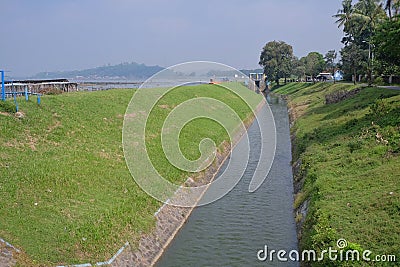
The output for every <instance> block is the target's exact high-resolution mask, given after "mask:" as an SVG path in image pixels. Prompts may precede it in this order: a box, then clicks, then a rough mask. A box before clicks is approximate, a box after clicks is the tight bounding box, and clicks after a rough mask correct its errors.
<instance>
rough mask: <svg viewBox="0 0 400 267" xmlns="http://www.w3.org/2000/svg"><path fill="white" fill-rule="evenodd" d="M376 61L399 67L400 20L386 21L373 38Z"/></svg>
mask: <svg viewBox="0 0 400 267" xmlns="http://www.w3.org/2000/svg"><path fill="white" fill-rule="evenodd" d="M373 43H374V44H375V45H374V46H375V55H376V59H377V60H381V61H383V62H386V63H387V65H394V66H398V67H400V45H399V44H400V19H393V20H386V21H385V22H384V23H382V24H381V25H380V26H379V27H378V29H377V31H376V34H375V36H374V38H373Z"/></svg>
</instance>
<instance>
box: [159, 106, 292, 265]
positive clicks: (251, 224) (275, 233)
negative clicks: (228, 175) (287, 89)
mask: <svg viewBox="0 0 400 267" xmlns="http://www.w3.org/2000/svg"><path fill="white" fill-rule="evenodd" d="M270 102H271V101H270ZM272 102H273V103H272V104H270V107H271V109H272V112H273V114H274V117H275V124H276V129H277V149H276V155H275V159H274V162H273V164H272V168H271V171H270V173H269V174H268V177H267V179H266V180H265V181H264V183H263V184H262V186H261V187H260V188H259V189H258V190H257V191H256V192H254V193H249V192H248V187H249V183H250V180H251V178H252V174H253V173H254V170H255V168H256V166H257V163H258V162H257V161H258V160H257V159H258V154H259V153H260V149H261V145H260V141H259V140H260V132H259V130H258V127H257V126H258V125H257V124H256V122H255V123H253V125H252V126H250V128H249V129H248V134H249V138H250V146H251V150H250V151H251V152H250V160H249V164H248V166H247V169H246V171H245V173H244V175H243V177H242V179H241V181H240V182H239V183H238V184H237V186H236V187H235V188H234V189H233V190H232V191H231V192H230V193H229V194H227V195H226V196H225V197H223V198H222V199H220V200H218V201H216V202H214V203H212V204H209V205H206V206H202V207H198V208H196V209H195V210H194V211H193V213H192V215H191V216H190V218H189V220H188V221H187V223H186V224H185V225H184V226H183V227H182V229H181V230H180V231H179V233H178V234H177V235H176V237H175V238H174V240H173V241H172V242H171V244H170V246H169V247H168V248H167V250H166V251H165V252H164V254H163V256H162V257H161V258H160V260H159V261H158V263H157V265H156V266H158V267H169V266H171V267H172V266H174V267H177V266H299V265H298V263H296V262H278V261H277V259H276V254H275V259H274V261H269V260H267V261H260V260H259V259H258V257H257V253H258V251H259V250H262V249H264V247H265V246H266V245H267V246H268V249H269V250H272V249H274V250H276V251H278V250H280V249H284V250H286V251H287V252H289V251H290V250H292V249H297V238H296V227H295V222H294V217H293V178H292V169H291V165H290V162H291V143H290V134H289V121H288V113H287V108H286V104H285V103H283V101H280V100H278V99H272ZM238 147H240V146H238ZM238 147H237V148H238ZM237 148H235V149H237ZM224 167H225V166H223V167H222V168H221V170H220V171H223V170H224ZM261 255H263V254H261ZM286 257H287V255H286Z"/></svg>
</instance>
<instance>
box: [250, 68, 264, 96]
mask: <svg viewBox="0 0 400 267" xmlns="http://www.w3.org/2000/svg"><path fill="white" fill-rule="evenodd" d="M249 78H250V81H253V84H254V85H253V86H254V88H250V89H251V90H253V91H255V92H259V91H264V90H265V89H266V88H265V76H264V73H250V74H249ZM249 86H252V85H249Z"/></svg>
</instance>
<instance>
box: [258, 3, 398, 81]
mask: <svg viewBox="0 0 400 267" xmlns="http://www.w3.org/2000/svg"><path fill="white" fill-rule="evenodd" d="M333 17H334V18H335V19H336V23H337V24H338V27H339V28H343V33H344V36H343V38H342V43H343V45H344V46H343V48H342V49H341V50H340V51H339V52H340V56H341V60H340V61H339V62H335V60H336V58H337V56H338V53H337V52H336V51H335V50H330V51H328V52H327V53H326V54H325V56H323V55H322V54H320V53H318V52H311V53H309V54H308V55H307V56H305V57H302V58H300V59H299V58H297V57H296V56H294V55H293V48H292V46H291V45H289V44H287V43H285V42H283V41H272V42H269V43H267V44H266V45H265V46H264V47H263V49H262V52H261V55H260V61H259V64H260V65H261V66H262V67H263V68H264V73H265V74H266V76H267V78H268V80H270V81H275V82H276V83H277V84H278V85H279V79H281V78H284V79H285V81H286V79H287V78H293V77H295V78H297V79H304V78H305V77H306V76H310V77H313V78H315V77H316V76H317V75H318V74H319V73H320V72H322V71H324V70H325V71H329V72H330V73H332V74H333V73H334V71H335V69H341V70H343V71H344V73H345V74H346V76H345V78H347V79H348V80H351V79H352V80H353V81H354V82H356V81H357V77H360V76H361V77H365V79H366V81H367V82H368V83H369V84H372V82H373V78H374V77H380V76H382V75H385V76H393V75H394V76H396V75H397V76H399V75H400V0H385V1H380V0H359V1H357V2H356V3H353V1H352V0H343V1H342V6H341V8H340V9H339V10H338V12H337V14H334V15H333ZM380 79H382V78H380Z"/></svg>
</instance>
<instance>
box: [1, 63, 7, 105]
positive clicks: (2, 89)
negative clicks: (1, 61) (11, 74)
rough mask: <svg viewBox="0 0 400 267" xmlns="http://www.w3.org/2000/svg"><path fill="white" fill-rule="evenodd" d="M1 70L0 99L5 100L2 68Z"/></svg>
mask: <svg viewBox="0 0 400 267" xmlns="http://www.w3.org/2000/svg"><path fill="white" fill-rule="evenodd" d="M0 72H1V100H3V101H5V100H6V88H5V86H4V70H0Z"/></svg>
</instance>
